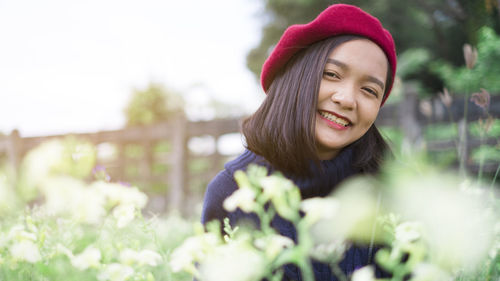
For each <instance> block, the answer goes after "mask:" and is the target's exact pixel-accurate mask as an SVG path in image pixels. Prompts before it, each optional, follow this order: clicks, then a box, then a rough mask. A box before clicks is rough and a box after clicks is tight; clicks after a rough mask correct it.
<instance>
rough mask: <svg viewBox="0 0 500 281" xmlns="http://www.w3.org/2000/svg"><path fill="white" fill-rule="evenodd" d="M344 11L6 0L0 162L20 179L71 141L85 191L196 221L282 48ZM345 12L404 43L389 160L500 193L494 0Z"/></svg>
mask: <svg viewBox="0 0 500 281" xmlns="http://www.w3.org/2000/svg"><path fill="white" fill-rule="evenodd" d="M336 2H337V1H324V0H287V1H285V0H214V1H201V0H194V1H169V0H164V1H160V0H145V1H140V2H139V1H115V0H109V1H95V0H88V1H67V0H66V1H62V0H47V1H43V2H42V1H33V0H31V1H28V0H20V1H13V0H0V38H1V42H2V43H1V45H0V96H1V102H0V161H1V163H2V165H4V166H8V167H12V169H14V170H15V171H16V170H19V169H22V167H23V161H25V160H24V159H25V156H26V155H27V154H28V153H29V151H30V150H32V149H33V148H35V147H37V146H38V145H39V144H41V143H43V142H45V141H47V140H49V139H64V140H65V142H64V144H65V145H66V146H67V147H69V148H68V149H69V151H71V153H70V157H67V158H66V159H65V160H64V161H66V164H65V165H68V166H71V165H76V164H78V162H79V161H82V160H81V159H86V160H85V161H88V163H89V165H88V166H91V167H93V173H92V174H91V173H89V174H88V175H82V177H87V179H89V180H90V178H93V177H96V175H97V174H105V175H106V179H107V180H110V181H114V182H122V183H127V184H131V185H135V186H138V187H139V188H140V189H141V190H142V191H143V192H145V193H147V194H148V196H149V198H150V201H149V205H148V208H149V210H151V211H154V212H165V211H168V210H172V209H175V210H181V211H182V212H184V213H186V214H190V213H191V214H193V213H196V212H198V211H197V210H199V206H200V202H201V200H202V197H203V193H204V189H205V187H206V185H207V183H208V181H209V180H210V179H211V178H212V177H213V176H214V175H215V174H216V173H217V172H218V171H219V170H220V169H222V167H223V164H224V163H225V162H226V161H227V160H229V159H231V158H232V157H234V156H235V155H237V154H238V153H240V152H241V151H243V147H244V146H243V143H244V140H243V138H242V137H241V134H239V123H240V121H241V120H242V119H243V118H244V117H245V116H248V115H249V114H251V113H252V112H253V111H254V110H255V109H256V108H257V107H258V106H259V104H260V102H261V101H262V99H263V98H264V96H265V95H264V93H263V92H262V90H261V88H260V86H259V82H258V77H259V75H260V69H261V66H262V63H263V62H264V60H265V58H266V57H267V55H268V54H269V52H270V50H272V48H273V46H274V44H276V42H277V41H278V40H279V36H280V35H281V34H282V32H283V31H284V30H285V29H286V27H288V26H289V25H291V24H294V23H305V22H308V21H310V20H312V19H313V18H314V16H316V15H317V14H318V13H319V12H320V11H321V10H323V9H324V8H326V7H327V6H328V5H331V4H333V3H336ZM343 3H349V4H354V5H358V6H360V7H362V8H363V9H364V10H366V11H368V12H370V13H372V14H373V15H375V16H376V17H378V18H379V19H380V20H381V22H382V23H383V24H384V26H385V27H386V28H387V29H389V30H390V31H391V33H392V34H393V36H394V39H395V41H396V46H397V53H398V73H397V81H396V85H395V89H394V91H393V94H391V98H390V99H389V100H388V102H387V103H386V105H384V107H383V108H382V110H381V113H380V116H379V119H378V120H377V125H378V126H379V128H380V129H381V130H382V132H383V134H384V135H385V136H386V137H387V139H388V141H389V142H390V143H392V147H393V151H394V153H395V154H396V155H400V154H405V153H409V152H419V153H421V154H423V155H425V157H427V158H428V159H430V160H431V161H432V162H433V163H435V164H436V165H439V166H442V167H445V168H449V169H454V170H458V171H460V173H461V174H463V175H472V176H474V177H478V178H480V179H484V180H486V181H492V180H493V181H495V180H494V179H496V177H497V175H498V169H499V164H500V142H499V139H500V121H499V120H498V116H499V115H500V99H499V95H498V94H499V93H500V79H498V77H500V13H499V6H500V1H499V0H446V1H442V0H418V1H411V2H405V1H399V0H382V1H367V0H364V1H361V0H358V1H343ZM79 143H85V144H86V145H90V146H92V147H93V149H89V150H85V153H90V154H91V157H90V158H85V157H82V153H83V152H82V151H83V150H82V149H81V147H82V146H79ZM85 147H88V146H85ZM89 159H90V160H89ZM59 172H60V170H59ZM197 206H198V207H197Z"/></svg>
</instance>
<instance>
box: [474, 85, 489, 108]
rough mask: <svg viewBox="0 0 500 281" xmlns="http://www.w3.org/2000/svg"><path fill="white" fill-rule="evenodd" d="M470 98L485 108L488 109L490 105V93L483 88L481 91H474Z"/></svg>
mask: <svg viewBox="0 0 500 281" xmlns="http://www.w3.org/2000/svg"><path fill="white" fill-rule="evenodd" d="M470 100H471V101H472V102H474V103H475V104H476V105H477V106H479V107H480V108H482V109H483V110H485V111H487V110H488V107H489V106H490V93H489V92H488V91H486V90H485V89H483V88H481V92H479V93H473V94H472V97H471V98H470Z"/></svg>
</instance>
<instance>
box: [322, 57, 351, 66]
mask: <svg viewBox="0 0 500 281" xmlns="http://www.w3.org/2000/svg"><path fill="white" fill-rule="evenodd" d="M326 63H331V64H335V65H337V66H339V67H340V68H342V69H345V68H347V64H345V63H343V62H341V61H338V60H335V59H331V58H328V59H327V60H326Z"/></svg>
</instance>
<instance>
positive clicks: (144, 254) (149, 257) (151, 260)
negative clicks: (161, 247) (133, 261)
mask: <svg viewBox="0 0 500 281" xmlns="http://www.w3.org/2000/svg"><path fill="white" fill-rule="evenodd" d="M161 260H162V258H161V256H160V254H158V253H157V252H155V251H151V250H142V251H140V252H139V255H138V257H137V263H138V264H139V265H149V266H157V265H158V264H159V263H160V262H161Z"/></svg>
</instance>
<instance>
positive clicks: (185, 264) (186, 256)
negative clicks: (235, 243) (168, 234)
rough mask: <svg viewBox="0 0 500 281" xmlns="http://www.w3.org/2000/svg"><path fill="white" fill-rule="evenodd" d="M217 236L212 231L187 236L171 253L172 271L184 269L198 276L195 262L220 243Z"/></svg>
mask: <svg viewBox="0 0 500 281" xmlns="http://www.w3.org/2000/svg"><path fill="white" fill-rule="evenodd" d="M220 243H221V241H220V239H219V237H218V236H217V235H216V234H214V233H204V234H200V235H197V236H193V237H189V238H187V239H186V240H185V241H184V242H183V243H182V244H181V245H180V246H179V247H177V248H176V249H175V250H174V252H173V253H172V255H171V257H170V258H171V259H170V266H171V267H172V270H173V271H174V272H179V271H181V270H185V271H186V272H189V273H191V274H193V275H195V276H198V277H199V273H198V270H197V269H196V267H195V266H194V263H195V262H198V261H201V260H203V259H204V258H205V257H206V255H207V253H208V252H210V251H213V249H214V248H215V247H216V246H217V245H220Z"/></svg>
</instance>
